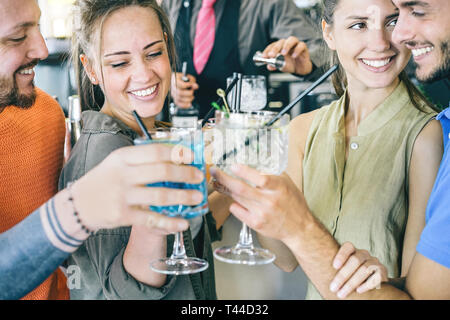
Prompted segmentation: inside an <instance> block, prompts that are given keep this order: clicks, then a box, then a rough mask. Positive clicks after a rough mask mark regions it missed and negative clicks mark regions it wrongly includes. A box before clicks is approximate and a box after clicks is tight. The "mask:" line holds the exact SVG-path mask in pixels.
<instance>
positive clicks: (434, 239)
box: [417, 109, 450, 268]
mask: <svg viewBox="0 0 450 320" xmlns="http://www.w3.org/2000/svg"><path fill="white" fill-rule="evenodd" d="M449 116H450V109H447V110H445V111H443V112H442V113H441V114H440V115H439V116H438V119H439V120H440V121H441V124H442V129H443V133H444V156H443V158H442V162H441V166H440V168H439V172H438V175H437V177H436V182H435V184H434V187H433V191H432V192H431V195H430V199H429V201H428V206H427V212H426V226H425V228H424V230H423V232H422V235H421V237H420V241H419V243H418V245H417V252H419V253H420V254H422V255H423V256H425V257H427V258H429V259H431V260H433V261H435V262H437V263H439V264H441V265H443V266H445V267H447V268H450V119H449V118H448V117H449Z"/></svg>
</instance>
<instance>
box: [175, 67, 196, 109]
mask: <svg viewBox="0 0 450 320" xmlns="http://www.w3.org/2000/svg"><path fill="white" fill-rule="evenodd" d="M186 76H187V78H188V79H189V81H187V82H186V81H184V80H183V79H182V77H183V74H182V73H180V72H177V73H175V74H174V75H173V76H172V85H171V86H172V90H171V94H172V98H173V101H174V103H175V104H176V105H177V106H178V107H180V108H184V109H187V108H190V107H191V106H192V101H194V98H195V96H194V94H195V90H198V88H199V86H198V84H197V80H196V79H195V77H194V76H192V75H190V74H188V75H186Z"/></svg>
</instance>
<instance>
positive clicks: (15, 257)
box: [0, 192, 86, 299]
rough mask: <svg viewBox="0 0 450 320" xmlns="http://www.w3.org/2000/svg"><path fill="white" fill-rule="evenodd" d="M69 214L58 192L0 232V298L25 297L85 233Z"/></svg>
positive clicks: (69, 210) (65, 197)
mask: <svg viewBox="0 0 450 320" xmlns="http://www.w3.org/2000/svg"><path fill="white" fill-rule="evenodd" d="M72 213H73V212H72V210H71V209H70V204H69V203H67V194H66V193H64V192H61V193H59V194H57V195H56V196H55V197H54V198H52V199H51V200H49V201H48V202H47V203H46V204H44V205H43V206H42V207H41V208H39V209H37V210H36V211H35V212H33V213H32V214H31V215H30V216H28V217H27V218H26V219H24V220H23V221H22V222H21V223H19V224H17V225H16V226H14V227H13V228H11V229H10V230H8V231H6V232H4V233H3V234H1V235H0V274H1V275H2V277H1V280H0V299H19V298H21V297H23V296H25V295H26V294H27V293H28V292H30V291H31V290H33V289H34V288H35V287H37V286H38V285H39V284H40V283H42V282H43V281H44V280H45V279H46V278H48V277H49V276H50V274H52V273H53V272H54V271H55V270H56V269H57V268H58V267H59V266H60V265H61V263H62V262H63V261H64V260H65V259H66V258H67V257H68V256H69V254H70V253H72V252H73V251H75V250H76V249H77V248H78V246H79V245H80V244H81V243H82V240H84V238H85V237H86V236H85V235H83V233H80V231H81V229H80V228H79V227H78V226H77V225H76V223H75V220H74V219H73V217H72V216H71V214H72ZM72 219H73V221H72Z"/></svg>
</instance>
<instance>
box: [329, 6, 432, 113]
mask: <svg viewBox="0 0 450 320" xmlns="http://www.w3.org/2000/svg"><path fill="white" fill-rule="evenodd" d="M339 1H340V0H322V2H321V10H322V19H323V20H325V22H326V23H327V24H328V25H330V26H332V25H333V22H334V19H333V16H334V12H335V10H336V7H337V6H338V5H339ZM335 64H338V65H339V68H338V70H337V71H336V72H335V73H334V74H333V75H332V77H331V81H332V83H333V87H334V90H335V91H336V94H337V95H338V96H339V97H340V96H342V95H343V94H344V92H345V88H346V87H347V77H346V75H345V71H344V69H343V68H342V66H341V64H340V62H339V58H338V56H337V53H336V52H335V51H334V52H332V53H331V54H330V66H332V65H335ZM398 77H399V79H400V80H401V81H402V82H403V83H404V84H405V86H406V90H407V91H408V95H409V98H410V100H411V102H412V104H413V105H414V107H415V108H416V109H418V110H420V111H422V112H427V113H428V112H429V111H427V110H426V109H425V108H424V104H425V105H426V106H427V107H429V108H431V109H432V110H434V111H436V112H439V111H440V110H439V109H438V108H437V107H436V106H435V105H433V104H432V103H431V102H430V101H428V99H427V98H426V97H425V96H424V95H423V94H422V93H421V92H420V91H419V89H417V87H416V86H415V85H414V83H412V81H411V80H410V79H409V77H408V75H407V74H406V71H405V70H403V71H402V72H401V73H400V74H399V76H398Z"/></svg>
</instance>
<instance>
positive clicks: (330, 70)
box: [264, 64, 338, 127]
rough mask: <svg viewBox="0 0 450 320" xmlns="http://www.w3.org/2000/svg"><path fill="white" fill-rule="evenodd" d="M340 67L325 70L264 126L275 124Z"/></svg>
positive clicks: (335, 66)
mask: <svg viewBox="0 0 450 320" xmlns="http://www.w3.org/2000/svg"><path fill="white" fill-rule="evenodd" d="M337 68H338V65H337V64H335V65H334V66H332V67H331V68H330V69H328V71H327V72H325V73H324V74H323V75H322V76H321V77H320V78H319V79H317V80H316V81H315V82H314V83H313V84H312V85H311V86H309V87H308V88H307V89H306V90H305V91H303V92H302V93H301V94H299V95H298V96H297V98H295V99H294V100H293V101H292V102H291V103H289V104H288V105H287V106H286V107H285V108H284V109H283V110H281V111H280V112H279V113H278V114H277V115H276V116H275V117H274V118H273V119H272V120H270V121H269V122H267V123H266V124H265V125H264V127H269V126H271V125H273V124H274V123H275V122H276V121H277V120H278V119H280V118H281V117H282V116H283V115H284V114H285V113H286V112H288V111H289V110H291V109H292V107H293V106H295V105H296V104H297V103H299V102H300V101H301V100H302V99H303V98H304V97H305V96H306V95H307V94H309V93H310V92H311V91H313V90H314V89H315V88H316V87H317V86H318V85H319V84H321V83H322V82H323V81H324V80H325V79H327V78H328V77H329V76H330V75H331V74H332V73H333V72H335V71H336V70H337Z"/></svg>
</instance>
